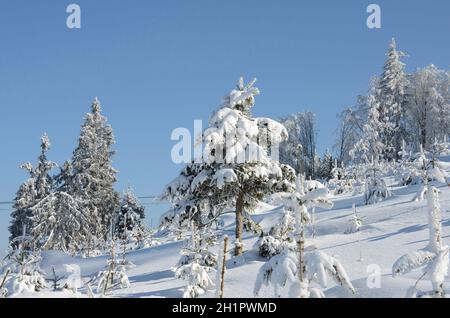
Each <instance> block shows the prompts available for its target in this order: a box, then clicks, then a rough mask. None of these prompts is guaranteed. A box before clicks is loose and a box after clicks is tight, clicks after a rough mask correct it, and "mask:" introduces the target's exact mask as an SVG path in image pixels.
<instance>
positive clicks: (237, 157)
mask: <svg viewBox="0 0 450 318" xmlns="http://www.w3.org/2000/svg"><path fill="white" fill-rule="evenodd" d="M254 83H255V80H253V81H252V82H250V83H249V84H247V85H245V84H244V81H243V79H242V78H241V79H240V81H239V84H238V86H237V87H236V89H234V90H232V91H231V92H230V93H229V94H228V95H226V96H225V97H224V101H223V104H222V105H221V106H220V107H219V109H218V110H217V111H215V112H214V113H213V115H212V116H211V118H210V120H209V127H208V128H207V129H206V130H205V131H204V132H203V136H202V137H203V158H201V159H202V160H198V159H199V158H195V160H194V161H193V162H192V163H190V164H188V165H187V166H186V168H185V169H183V171H182V172H181V174H180V176H179V177H178V178H176V179H175V180H174V181H173V182H172V183H170V184H169V185H168V186H167V187H166V189H165V191H164V193H163V196H162V197H163V198H165V199H167V200H168V201H169V202H171V203H172V204H173V205H174V206H175V213H174V214H178V215H180V217H179V219H183V218H184V219H188V220H189V219H192V218H193V219H194V220H195V222H196V226H197V227H202V226H205V225H206V224H210V223H211V220H214V219H215V218H217V216H218V215H220V214H221V213H222V212H224V211H225V210H226V209H227V208H228V209H229V208H233V209H234V210H235V213H236V241H235V255H241V254H242V252H243V244H242V231H243V225H244V211H251V210H252V208H253V207H255V205H256V204H257V203H258V202H259V201H261V200H262V199H263V198H264V197H267V196H268V195H270V194H272V193H275V192H278V191H281V190H285V189H287V188H288V187H289V186H290V182H289V181H291V180H293V179H294V176H295V175H294V172H293V169H292V168H290V167H289V166H286V165H282V164H280V163H279V162H278V160H276V159H277V158H275V157H277V146H278V144H279V143H281V142H282V141H284V140H286V139H287V137H288V134H287V131H286V129H285V128H284V127H283V125H281V124H280V123H278V122H275V121H273V120H271V119H268V118H252V117H251V109H252V107H253V106H254V103H255V96H256V95H258V94H259V90H258V89H257V88H256V87H254ZM274 158H275V159H274ZM190 211H191V212H193V213H194V214H191V213H190Z"/></svg>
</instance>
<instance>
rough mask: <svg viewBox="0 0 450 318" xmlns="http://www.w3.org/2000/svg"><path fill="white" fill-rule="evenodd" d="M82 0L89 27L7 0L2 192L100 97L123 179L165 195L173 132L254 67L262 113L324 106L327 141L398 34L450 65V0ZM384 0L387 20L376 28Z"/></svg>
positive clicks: (60, 13)
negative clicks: (44, 143) (369, 22)
mask: <svg viewBox="0 0 450 318" xmlns="http://www.w3.org/2000/svg"><path fill="white" fill-rule="evenodd" d="M72 2H75V3H77V4H79V5H80V6H81V9H82V28H81V29H80V30H69V29H68V28H67V27H66V17H67V15H68V14H67V13H66V12H65V11H66V7H67V5H68V4H70V3H71V2H70V1H62V0H40V1H25V0H15V1H1V3H0V41H1V42H0V137H1V138H0V149H1V155H0V201H8V200H10V199H11V198H12V197H13V196H14V193H15V191H16V190H17V188H18V186H19V185H20V183H21V182H22V181H23V179H24V178H25V177H26V175H25V173H24V172H23V171H21V170H20V169H18V165H19V164H20V163H21V162H24V161H31V162H35V161H36V157H37V155H38V152H39V137H40V136H41V134H42V133H43V132H47V133H48V134H49V136H50V138H51V140H52V144H53V148H52V150H51V152H50V153H49V156H50V158H51V159H52V160H54V161H56V162H59V163H61V162H63V161H64V160H66V159H69V158H70V156H71V152H72V150H73V148H74V147H75V145H76V141H77V136H78V133H79V128H80V124H81V123H82V119H83V116H84V114H85V113H86V112H87V111H89V107H90V103H91V101H92V99H93V98H94V96H98V97H99V98H100V100H101V101H102V104H103V110H104V113H105V115H106V116H107V117H108V118H109V121H110V123H111V124H112V126H113V128H114V131H115V135H116V139H117V145H116V150H117V155H116V156H115V157H114V165H115V167H116V168H117V169H118V170H119V171H120V173H119V182H118V189H119V190H121V189H123V188H124V187H126V186H127V185H128V184H131V185H133V187H134V189H135V190H136V192H137V193H138V194H139V195H154V194H159V193H160V191H161V189H162V188H163V186H164V185H165V184H166V183H167V182H168V181H170V180H171V179H172V178H173V177H174V176H175V175H176V174H177V171H178V170H179V169H180V167H179V166H176V165H174V164H173V163H172V162H171V159H170V150H171V147H172V146H173V144H174V143H173V142H172V141H171V140H170V133H171V131H172V130H173V129H174V128H176V127H187V128H192V127H193V121H194V119H204V120H206V119H207V118H208V116H209V114H210V113H211V111H212V110H213V109H215V108H216V107H217V105H218V104H219V103H220V99H221V97H222V96H223V95H224V94H225V93H226V92H227V91H228V90H229V89H230V88H232V87H233V86H234V85H235V83H236V81H237V79H238V77H239V76H240V75H241V74H243V75H245V76H247V77H253V76H255V77H257V78H258V87H259V88H260V89H261V91H262V94H261V96H259V98H258V100H257V104H256V107H255V109H254V113H255V115H258V116H268V117H275V118H277V117H280V116H283V115H286V114H289V113H292V112H297V111H304V110H311V111H313V112H315V113H316V118H317V127H318V130H319V135H318V143H319V150H320V151H321V152H323V151H324V150H325V149H326V148H330V147H331V146H332V144H333V142H334V131H335V129H336V126H337V121H336V114H337V113H338V112H339V111H340V110H341V109H342V108H343V107H344V106H346V105H351V104H353V103H354V100H355V96H356V95H357V94H360V93H364V92H365V89H366V86H367V83H368V80H369V78H370V76H372V75H374V74H379V73H380V71H381V67H382V64H383V61H384V54H385V52H386V50H387V47H388V43H389V41H390V39H391V37H393V36H394V37H396V38H397V43H398V46H399V48H400V49H401V50H404V51H406V52H407V53H408V54H409V55H410V56H409V57H408V58H407V59H406V60H405V62H406V63H407V69H408V70H413V69H415V68H417V67H420V66H424V65H427V64H429V63H434V64H436V65H437V66H438V67H441V68H448V66H449V56H450V41H449V32H450V19H449V18H448V14H449V12H450V2H449V1H448V0H434V1H379V0H373V1H344V0H341V1H336V0H333V1H317V0H316V1H298V0H292V1H264V0H263V1H261V0H251V1H250V0H240V1H237V0H226V1H225V0H223V1H210V0H190V1H181V0H177V1H174V0H165V1H162V0H161V1H144V0H140V1H138V0H131V1H121V0H108V1H106V0H101V1H100V0H96V1H92V0H91V1H87V0H78V1H75V0H74V1H72ZM372 2H375V3H377V4H379V5H380V6H381V8H382V29H380V30H369V29H368V28H367V27H366V18H367V16H368V14H367V13H366V7H367V5H368V4H370V3H372ZM3 208H4V207H0V209H3ZM0 212H1V214H0V215H1V216H0V250H3V249H4V246H5V243H3V242H4V241H5V238H6V236H7V233H6V225H7V223H8V221H9V217H8V213H7V212H6V211H0ZM151 213H152V214H153V215H154V216H155V217H156V214H158V213H159V212H158V211H156V210H155V211H151Z"/></svg>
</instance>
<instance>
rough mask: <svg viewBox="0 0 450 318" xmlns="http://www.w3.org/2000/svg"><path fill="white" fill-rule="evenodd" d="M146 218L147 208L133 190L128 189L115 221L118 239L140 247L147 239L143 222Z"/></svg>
mask: <svg viewBox="0 0 450 318" xmlns="http://www.w3.org/2000/svg"><path fill="white" fill-rule="evenodd" d="M144 218H145V207H144V206H143V205H142V204H141V203H140V202H139V200H138V198H137V197H136V196H135V195H134V193H133V190H132V189H131V188H128V189H127V190H126V191H125V192H124V194H123V197H122V201H121V203H120V210H119V213H118V216H117V218H116V221H115V230H116V235H117V237H118V238H119V239H121V240H127V241H130V242H129V243H133V242H134V243H136V244H137V246H140V245H141V244H140V243H141V242H142V241H143V240H144V238H145V228H144V224H143V222H142V220H143V219H144ZM131 241H132V242H131Z"/></svg>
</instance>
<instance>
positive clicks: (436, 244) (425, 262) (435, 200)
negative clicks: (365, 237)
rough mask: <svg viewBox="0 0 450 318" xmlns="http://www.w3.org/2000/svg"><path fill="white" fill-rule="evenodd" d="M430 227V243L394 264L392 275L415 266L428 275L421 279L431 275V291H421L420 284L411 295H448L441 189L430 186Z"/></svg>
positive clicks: (447, 257)
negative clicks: (442, 232) (445, 283)
mask: <svg viewBox="0 0 450 318" xmlns="http://www.w3.org/2000/svg"><path fill="white" fill-rule="evenodd" d="M427 205H428V228H429V233H430V239H429V243H428V246H427V247H425V248H424V249H422V250H419V251H413V252H410V253H408V254H406V255H403V256H402V257H400V258H399V259H398V260H397V261H396V262H395V263H394V265H393V266H392V276H394V277H395V276H399V275H403V274H406V273H409V272H411V271H413V270H415V269H420V268H422V269H423V272H424V274H423V275H422V276H421V277H420V278H419V280H418V282H419V281H420V280H421V279H422V278H423V277H424V276H427V277H428V278H429V279H430V281H431V284H432V290H431V291H421V290H418V289H417V288H416V286H417V283H416V286H414V287H412V288H410V290H409V291H408V296H410V297H427V296H431V297H445V296H446V294H447V293H446V291H445V290H444V281H445V277H446V276H447V274H448V266H449V247H448V246H444V245H443V244H442V236H441V210H440V205H439V190H438V189H436V188H435V187H429V188H428V190H427Z"/></svg>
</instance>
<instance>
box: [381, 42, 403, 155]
mask: <svg viewBox="0 0 450 318" xmlns="http://www.w3.org/2000/svg"><path fill="white" fill-rule="evenodd" d="M404 56H405V54H404V53H403V52H401V51H398V50H397V45H396V42H395V39H392V41H391V44H390V45H389V51H388V53H387V60H386V62H385V63H384V67H383V73H382V74H381V77H380V83H379V96H378V100H379V102H380V108H379V115H380V122H381V123H382V126H381V128H382V129H381V131H380V134H381V140H382V142H383V144H384V149H383V158H384V159H386V160H388V161H392V160H397V159H398V152H399V151H400V150H401V141H402V133H403V131H402V129H403V128H404V127H403V126H402V125H403V124H402V122H401V120H402V113H403V110H402V106H403V104H404V101H405V86H406V76H405V73H404V67H405V64H404V63H402V62H401V61H400V59H401V58H402V57H404Z"/></svg>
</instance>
